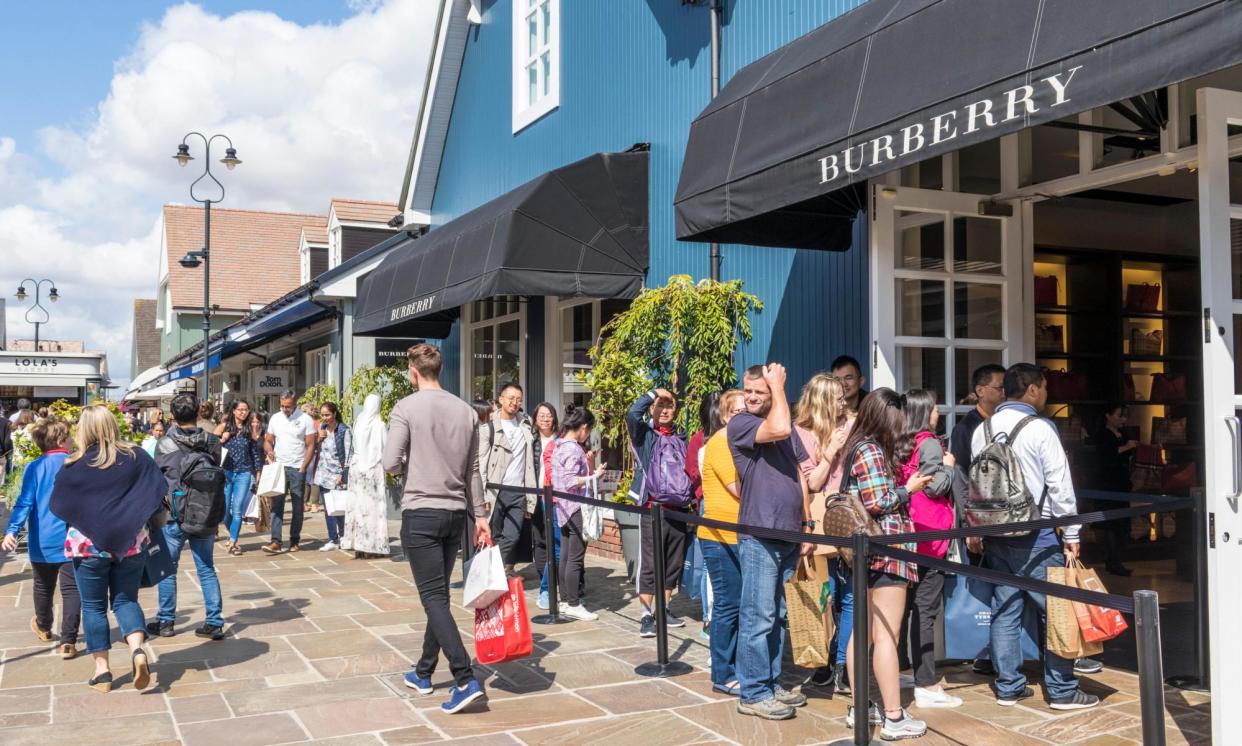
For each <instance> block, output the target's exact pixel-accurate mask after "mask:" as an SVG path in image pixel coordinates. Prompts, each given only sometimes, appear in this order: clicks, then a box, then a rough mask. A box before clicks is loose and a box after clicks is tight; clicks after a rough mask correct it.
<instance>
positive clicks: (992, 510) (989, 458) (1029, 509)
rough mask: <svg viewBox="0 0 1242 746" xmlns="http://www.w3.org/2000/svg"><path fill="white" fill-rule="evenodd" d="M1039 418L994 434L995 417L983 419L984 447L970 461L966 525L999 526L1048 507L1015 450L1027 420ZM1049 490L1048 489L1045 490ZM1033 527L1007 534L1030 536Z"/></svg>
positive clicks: (1032, 517)
mask: <svg viewBox="0 0 1242 746" xmlns="http://www.w3.org/2000/svg"><path fill="white" fill-rule="evenodd" d="M1036 419H1038V418H1037V417H1034V416H1027V417H1024V418H1023V419H1022V420H1021V421H1020V422H1018V424H1017V425H1016V426H1015V427H1014V429H1013V430H1012V431H1011V432H1009V433H1001V435H1002V436H1004V437H1003V438H1002V437H997V436H993V434H992V421H991V420H985V421H984V423H983V438H984V441H983V443H984V445H983V450H982V451H980V452H979V455H977V456H975V457H974V458H973V459H971V461H970V490H969V491H968V492H967V494H966V501H965V504H964V505H963V506H962V508H963V513H964V515H965V518H966V525H967V526H969V527H971V528H974V527H976V526H999V525H1003V524H1006V523H1021V522H1023V521H1033V520H1036V519H1038V518H1039V517H1040V514H1041V513H1042V511H1043V508H1044V498H1043V495H1041V496H1040V499H1039V504H1038V505H1036V504H1035V498H1034V496H1033V495H1031V492H1030V490H1028V489H1027V487H1026V481H1025V479H1023V477H1022V464H1021V463H1020V462H1019V461H1018V454H1017V453H1015V452H1014V450H1013V444H1014V441H1016V440H1017V438H1018V434H1019V433H1021V432H1022V430H1023V428H1025V427H1026V425H1027V423H1029V422H1031V421H1032V420H1036ZM1044 494H1047V490H1046V489H1045V490H1044ZM1029 533H1030V531H1029V530H1027V531H1013V532H1010V533H1008V534H1003V535H1004V536H1026V535H1027V534H1029Z"/></svg>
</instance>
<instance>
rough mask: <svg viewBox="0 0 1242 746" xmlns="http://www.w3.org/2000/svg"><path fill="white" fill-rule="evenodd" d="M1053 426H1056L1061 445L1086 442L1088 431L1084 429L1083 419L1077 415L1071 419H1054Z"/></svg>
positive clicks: (1071, 416) (1073, 415)
mask: <svg viewBox="0 0 1242 746" xmlns="http://www.w3.org/2000/svg"><path fill="white" fill-rule="evenodd" d="M1052 424H1054V425H1056V427H1057V434H1058V435H1060V436H1061V443H1063V444H1065V445H1070V444H1074V443H1082V442H1083V440H1085V437H1084V436H1085V434H1086V430H1085V428H1084V427H1083V422H1082V417H1079V416H1078V415H1076V414H1072V415H1070V416H1069V417H1053V418H1052Z"/></svg>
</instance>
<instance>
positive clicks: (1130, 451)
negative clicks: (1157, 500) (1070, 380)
mask: <svg viewBox="0 0 1242 746" xmlns="http://www.w3.org/2000/svg"><path fill="white" fill-rule="evenodd" d="M1129 417H1130V410H1129V409H1127V408H1126V406H1125V405H1124V404H1121V403H1113V404H1109V405H1108V409H1107V410H1105V412H1104V424H1103V426H1102V427H1101V428H1100V431H1099V432H1098V433H1096V435H1095V438H1094V441H1095V452H1096V458H1097V463H1098V464H1099V477H1098V481H1099V485H1100V489H1102V490H1107V491H1110V492H1129V491H1130V490H1131V487H1132V485H1131V484H1130V461H1131V459H1132V458H1133V457H1134V450H1135V449H1136V448H1138V441H1137V440H1134V439H1133V438H1129V437H1127V436H1126V435H1125V434H1124V432H1123V431H1124V430H1125V427H1126V423H1127V421H1128V420H1129ZM1092 502H1093V505H1092V509H1094V510H1108V509H1109V508H1113V507H1118V506H1117V505H1116V504H1110V503H1109V501H1106V500H1095V501H1092ZM1095 525H1096V526H1097V527H1098V529H1099V530H1100V531H1102V532H1103V533H1104V548H1105V559H1104V567H1105V569H1107V570H1108V571H1109V572H1110V573H1112V574H1113V575H1119V576H1121V577H1129V576H1130V568H1128V567H1126V566H1125V565H1123V564H1122V563H1121V551H1122V549H1124V548H1125V545H1126V544H1127V543H1128V542H1129V540H1130V519H1129V518H1114V519H1113V520H1111V521H1104V522H1103V523H1097V524H1095Z"/></svg>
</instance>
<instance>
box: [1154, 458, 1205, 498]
mask: <svg viewBox="0 0 1242 746" xmlns="http://www.w3.org/2000/svg"><path fill="white" fill-rule="evenodd" d="M1198 485H1199V469H1198V467H1196V466H1195V463H1194V462H1193V461H1192V462H1190V463H1189V464H1169V465H1168V466H1166V467H1164V470H1163V471H1162V472H1161V473H1160V489H1162V490H1164V491H1165V492H1186V491H1188V490H1190V488H1191V487H1197V486H1198Z"/></svg>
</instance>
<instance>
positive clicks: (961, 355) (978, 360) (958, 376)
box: [953, 347, 1003, 405]
mask: <svg viewBox="0 0 1242 746" xmlns="http://www.w3.org/2000/svg"><path fill="white" fill-rule="evenodd" d="M1002 359H1003V358H1002V355H1001V351H1000V350H968V349H963V348H961V347H958V348H957V349H955V350H954V351H953V396H954V398H955V399H957V403H958V404H971V405H973V404H974V403H975V387H974V380H973V379H974V375H975V370H976V369H977V368H979V366H981V365H987V364H988V363H995V364H997V365H1003V363H1002V362H1001V360H1002Z"/></svg>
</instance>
